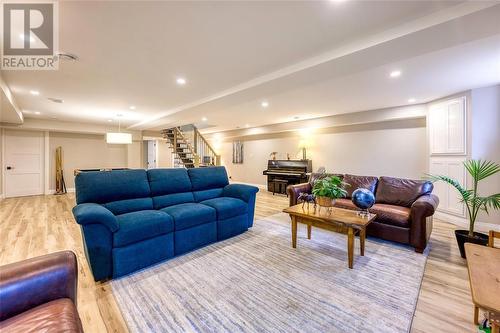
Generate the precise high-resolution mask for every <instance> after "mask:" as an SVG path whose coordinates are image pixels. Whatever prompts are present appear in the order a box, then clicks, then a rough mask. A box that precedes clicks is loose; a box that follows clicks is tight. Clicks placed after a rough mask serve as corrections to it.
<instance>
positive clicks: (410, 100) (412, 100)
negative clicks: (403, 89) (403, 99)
mask: <svg viewBox="0 0 500 333" xmlns="http://www.w3.org/2000/svg"><path fill="white" fill-rule="evenodd" d="M416 101H417V100H416V99H415V98H410V99H408V103H415V102H416Z"/></svg>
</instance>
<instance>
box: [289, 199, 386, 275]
mask: <svg viewBox="0 0 500 333" xmlns="http://www.w3.org/2000/svg"><path fill="white" fill-rule="evenodd" d="M283 212H284V213H287V214H290V218H291V219H292V247H293V248H296V247H297V223H298V222H300V223H305V224H307V238H308V239H311V229H312V227H317V228H321V229H326V230H330V231H335V232H341V233H346V234H347V253H348V260H349V261H348V265H349V268H352V267H353V261H354V236H355V235H359V247H360V254H361V255H362V256H364V255H365V237H366V226H367V225H368V224H370V222H371V221H373V220H374V219H375V217H377V215H375V214H369V215H368V216H366V217H362V216H359V215H358V212H357V211H354V210H349V209H342V208H335V207H331V208H325V207H321V209H319V206H317V207H316V208H314V206H313V205H309V207H308V206H307V205H305V206H304V207H302V204H298V205H295V206H292V207H288V208H285V209H284V210H283Z"/></svg>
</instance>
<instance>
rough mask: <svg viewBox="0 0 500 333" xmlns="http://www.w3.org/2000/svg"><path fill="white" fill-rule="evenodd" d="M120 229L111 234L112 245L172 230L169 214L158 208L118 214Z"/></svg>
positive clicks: (147, 237)
mask: <svg viewBox="0 0 500 333" xmlns="http://www.w3.org/2000/svg"><path fill="white" fill-rule="evenodd" d="M116 219H117V221H118V224H119V225H120V229H118V231H117V232H115V233H114V234H113V245H114V247H121V246H125V245H128V244H132V243H137V242H140V241H143V240H146V239H149V238H153V237H156V236H159V235H163V234H167V233H169V232H172V231H174V221H173V219H172V217H171V216H170V215H168V214H167V213H165V212H162V211H158V210H143V211H138V212H133V213H127V214H122V215H118V216H117V217H116Z"/></svg>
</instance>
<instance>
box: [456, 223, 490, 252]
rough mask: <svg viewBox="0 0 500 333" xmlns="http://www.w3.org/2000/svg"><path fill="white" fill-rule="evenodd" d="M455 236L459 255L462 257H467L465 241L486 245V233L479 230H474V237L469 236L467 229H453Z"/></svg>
mask: <svg viewBox="0 0 500 333" xmlns="http://www.w3.org/2000/svg"><path fill="white" fill-rule="evenodd" d="M455 237H456V238H457V243H458V249H459V250H460V255H461V256H462V258H464V259H467V258H466V257H465V247H464V244H465V243H474V244H479V245H485V246H486V245H488V235H485V234H482V233H480V232H474V237H470V236H469V231H468V230H455Z"/></svg>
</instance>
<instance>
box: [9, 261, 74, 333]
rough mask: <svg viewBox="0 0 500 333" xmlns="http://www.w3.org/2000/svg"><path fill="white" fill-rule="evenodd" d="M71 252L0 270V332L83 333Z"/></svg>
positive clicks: (16, 264)
mask: <svg viewBox="0 0 500 333" xmlns="http://www.w3.org/2000/svg"><path fill="white" fill-rule="evenodd" d="M77 274H78V268H77V262H76V256H75V254H74V253H73V252H71V251H63V252H56V253H52V254H48V255H45V256H41V257H36V258H32V259H28V260H24V261H21V262H17V263H13V264H9V265H5V266H2V267H0V332H2V333H12V332H19V333H21V332H22V333H29V332H83V329H82V324H81V322H80V317H79V316H78V312H77V310H76V290H77Z"/></svg>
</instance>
